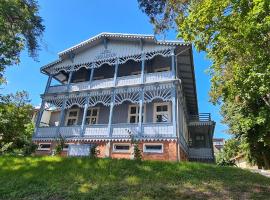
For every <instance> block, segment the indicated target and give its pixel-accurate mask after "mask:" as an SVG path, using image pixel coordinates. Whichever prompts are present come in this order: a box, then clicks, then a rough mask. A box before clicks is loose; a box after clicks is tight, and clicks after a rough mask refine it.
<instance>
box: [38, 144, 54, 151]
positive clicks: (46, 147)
mask: <svg viewBox="0 0 270 200" xmlns="http://www.w3.org/2000/svg"><path fill="white" fill-rule="evenodd" d="M50 149H51V144H50V143H40V144H39V145H38V150H41V151H48V150H50Z"/></svg>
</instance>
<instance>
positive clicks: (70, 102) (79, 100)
mask: <svg viewBox="0 0 270 200" xmlns="http://www.w3.org/2000/svg"><path fill="white" fill-rule="evenodd" d="M85 103H86V97H80V96H77V97H73V98H68V99H67V103H66V107H65V109H68V108H71V107H72V106H74V105H77V106H78V107H80V108H82V107H84V105H85Z"/></svg>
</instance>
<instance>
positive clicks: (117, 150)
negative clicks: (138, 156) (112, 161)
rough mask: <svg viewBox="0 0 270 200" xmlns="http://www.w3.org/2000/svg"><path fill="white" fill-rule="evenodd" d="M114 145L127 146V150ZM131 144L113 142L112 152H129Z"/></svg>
mask: <svg viewBox="0 0 270 200" xmlns="http://www.w3.org/2000/svg"><path fill="white" fill-rule="evenodd" d="M115 146H129V149H128V150H119V149H116V148H115ZM130 149H131V145H130V144H129V143H114V144H113V152H115V153H130Z"/></svg>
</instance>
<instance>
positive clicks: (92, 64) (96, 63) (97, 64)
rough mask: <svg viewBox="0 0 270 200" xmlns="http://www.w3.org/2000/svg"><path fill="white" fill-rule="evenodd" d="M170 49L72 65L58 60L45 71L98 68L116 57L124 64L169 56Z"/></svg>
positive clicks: (112, 61)
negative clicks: (158, 56) (159, 56)
mask: <svg viewBox="0 0 270 200" xmlns="http://www.w3.org/2000/svg"><path fill="white" fill-rule="evenodd" d="M172 51H173V48H172V47H164V48H161V49H159V50H154V51H148V52H142V53H140V54H130V55H127V56H124V57H119V58H118V57H112V58H106V59H101V60H93V61H89V62H87V63H77V64H74V65H64V64H63V63H61V62H60V63H58V64H56V65H55V66H51V67H48V69H46V71H48V72H49V73H50V74H57V73H59V72H61V71H65V72H71V71H77V70H79V69H80V68H82V67H85V68H86V69H90V68H98V67H101V65H104V64H108V65H115V64H116V63H117V59H118V60H119V61H118V62H119V63H118V64H124V63H126V62H127V61H128V60H134V61H136V62H139V61H141V60H143V59H145V60H150V59H152V58H153V57H155V56H157V55H161V56H164V57H169V56H171V52H172ZM142 54H145V57H143V56H142Z"/></svg>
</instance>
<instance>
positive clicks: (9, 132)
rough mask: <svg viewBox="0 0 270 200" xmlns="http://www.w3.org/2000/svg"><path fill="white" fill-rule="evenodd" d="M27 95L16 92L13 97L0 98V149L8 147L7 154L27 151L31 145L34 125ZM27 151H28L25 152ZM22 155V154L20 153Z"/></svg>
mask: <svg viewBox="0 0 270 200" xmlns="http://www.w3.org/2000/svg"><path fill="white" fill-rule="evenodd" d="M29 102H30V100H29V98H28V94H27V93H26V92H25V91H23V92H17V93H16V94H15V95H13V94H11V95H6V96H1V98H0V135H1V138H0V142H1V145H0V148H3V147H4V145H6V144H12V145H9V148H8V149H7V151H8V152H12V151H14V150H15V149H17V150H19V151H20V150H23V149H24V148H26V149H27V147H26V146H27V145H30V146H32V145H31V142H30V141H31V138H32V134H33V131H34V125H33V124H32V122H31V117H32V113H33V107H32V106H31V105H30V104H29ZM27 151H28V150H27ZM21 153H23V152H21Z"/></svg>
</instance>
